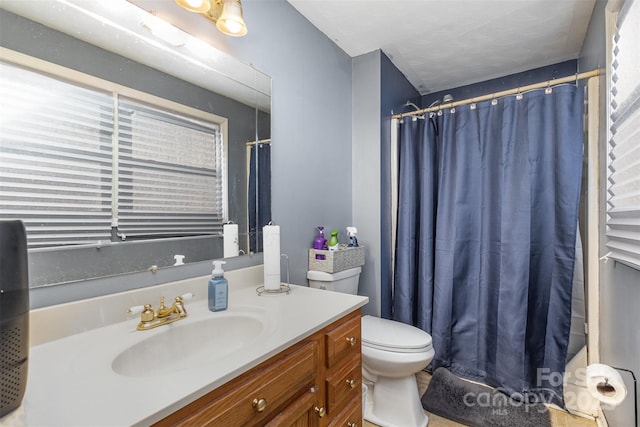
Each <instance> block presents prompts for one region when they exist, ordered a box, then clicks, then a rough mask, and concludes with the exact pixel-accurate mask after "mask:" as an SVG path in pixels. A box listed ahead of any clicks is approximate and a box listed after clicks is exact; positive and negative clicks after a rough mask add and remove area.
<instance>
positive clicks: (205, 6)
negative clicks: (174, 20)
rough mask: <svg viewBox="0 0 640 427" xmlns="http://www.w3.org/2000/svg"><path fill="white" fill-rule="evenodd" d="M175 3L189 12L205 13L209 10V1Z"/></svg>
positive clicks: (179, 0)
mask: <svg viewBox="0 0 640 427" xmlns="http://www.w3.org/2000/svg"><path fill="white" fill-rule="evenodd" d="M176 3H178V4H179V5H180V6H182V7H183V8H185V9H187V10H188V11H190V12H197V13H205V12H206V11H208V10H209V9H211V2H210V0H176Z"/></svg>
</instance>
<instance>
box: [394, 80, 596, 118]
mask: <svg viewBox="0 0 640 427" xmlns="http://www.w3.org/2000/svg"><path fill="white" fill-rule="evenodd" d="M600 74H602V72H601V71H600V70H593V71H586V72H584V73H580V74H578V73H576V74H575V75H573V76H567V77H560V78H558V79H553V80H547V81H545V82H540V83H533V84H530V85H527V86H521V87H517V88H513V89H508V90H503V91H500V92H495V93H490V94H488V95H482V96H476V97H473V98H467V99H463V100H460V101H452V102H447V103H445V104H440V105H437V106H435V107H429V108H423V109H422V110H416V111H410V112H408V113H402V114H394V115H393V116H391V118H393V119H401V118H403V117H410V116H415V115H416V114H423V113H430V112H432V111H438V110H442V109H445V108H451V107H457V106H458V105H467V104H473V103H474V102H480V101H487V100H489V99H495V98H500V97H503V96H507V95H516V94H518V93H522V92H526V91H529V90H533V89H542V88H546V87H550V86H555V85H559V84H562V83H569V82H574V81H575V82H577V81H578V80H582V79H588V78H591V77H597V76H599V75H600Z"/></svg>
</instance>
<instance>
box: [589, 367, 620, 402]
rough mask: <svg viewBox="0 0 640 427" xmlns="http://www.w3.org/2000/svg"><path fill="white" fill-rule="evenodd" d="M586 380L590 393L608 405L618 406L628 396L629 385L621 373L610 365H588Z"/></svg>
mask: <svg viewBox="0 0 640 427" xmlns="http://www.w3.org/2000/svg"><path fill="white" fill-rule="evenodd" d="M585 382H586V383H587V390H589V393H591V395H592V396H593V397H595V398H596V399H598V400H599V401H600V402H602V403H604V404H606V405H610V406H618V405H619V404H620V403H622V401H623V400H624V398H625V397H627V387H626V386H625V385H624V381H623V380H622V377H621V376H620V373H619V372H618V371H616V370H615V369H613V368H612V367H611V366H609V365H603V364H601V363H593V364H591V365H589V366H587V374H586V379H585Z"/></svg>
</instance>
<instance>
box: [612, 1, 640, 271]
mask: <svg viewBox="0 0 640 427" xmlns="http://www.w3.org/2000/svg"><path fill="white" fill-rule="evenodd" d="M638 46H640V0H635V1H634V0H626V2H625V3H624V5H623V6H622V9H621V10H620V12H619V14H618V18H617V22H616V31H615V35H614V37H613V47H612V52H611V81H610V88H611V93H610V101H611V103H610V116H609V120H610V122H609V125H610V126H609V131H610V137H609V158H608V188H607V247H608V248H609V251H610V255H609V256H610V257H612V258H614V259H616V260H619V261H622V262H624V263H626V264H628V265H631V266H633V267H635V268H640V55H638Z"/></svg>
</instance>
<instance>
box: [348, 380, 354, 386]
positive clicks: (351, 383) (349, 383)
mask: <svg viewBox="0 0 640 427" xmlns="http://www.w3.org/2000/svg"><path fill="white" fill-rule="evenodd" d="M347 385H348V386H349V387H351V388H355V386H356V380H347Z"/></svg>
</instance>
